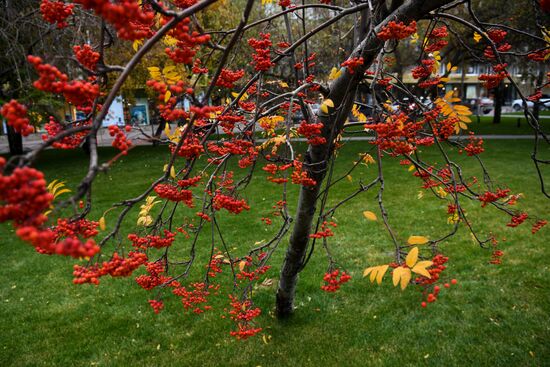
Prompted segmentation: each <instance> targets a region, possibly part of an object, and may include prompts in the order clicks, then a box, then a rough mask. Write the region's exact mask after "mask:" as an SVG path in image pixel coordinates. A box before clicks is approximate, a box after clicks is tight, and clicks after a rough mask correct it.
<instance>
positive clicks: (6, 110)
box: [0, 99, 34, 136]
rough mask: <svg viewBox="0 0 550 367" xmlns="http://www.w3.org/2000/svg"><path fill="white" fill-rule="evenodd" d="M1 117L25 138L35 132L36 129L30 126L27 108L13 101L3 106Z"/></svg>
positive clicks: (0, 112)
mask: <svg viewBox="0 0 550 367" xmlns="http://www.w3.org/2000/svg"><path fill="white" fill-rule="evenodd" d="M0 115H2V116H4V117H5V118H6V122H7V123H8V125H10V126H11V127H13V129H14V130H15V131H16V132H18V133H20V134H21V135H23V136H28V135H29V134H31V133H32V132H33V131H34V128H33V127H32V126H31V125H29V118H28V117H27V107H25V106H24V105H22V104H21V103H19V102H17V101H16V100H15V99H12V100H11V101H9V102H8V103H6V104H5V105H3V106H2V108H1V109H0Z"/></svg>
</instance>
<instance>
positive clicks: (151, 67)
mask: <svg viewBox="0 0 550 367" xmlns="http://www.w3.org/2000/svg"><path fill="white" fill-rule="evenodd" d="M147 70H149V72H151V73H160V68H158V67H156V66H150V67H148V68H147Z"/></svg>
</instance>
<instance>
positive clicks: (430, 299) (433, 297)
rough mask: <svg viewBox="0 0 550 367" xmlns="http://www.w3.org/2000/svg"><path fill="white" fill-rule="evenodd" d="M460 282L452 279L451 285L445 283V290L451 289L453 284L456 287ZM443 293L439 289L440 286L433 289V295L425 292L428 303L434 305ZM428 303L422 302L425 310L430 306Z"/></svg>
mask: <svg viewBox="0 0 550 367" xmlns="http://www.w3.org/2000/svg"><path fill="white" fill-rule="evenodd" d="M457 283H458V282H457V281H456V279H452V280H451V283H450V284H449V283H445V284H444V287H445V288H447V289H448V288H451V284H452V285H456V284H457ZM440 291H441V287H439V286H438V285H436V286H435V287H434V289H433V292H432V293H427V292H425V294H426V293H427V298H426V301H428V303H433V302H435V301H437V297H438V296H439V292H440ZM428 303H426V302H422V303H421V304H420V305H421V306H422V307H423V308H426V307H427V306H428Z"/></svg>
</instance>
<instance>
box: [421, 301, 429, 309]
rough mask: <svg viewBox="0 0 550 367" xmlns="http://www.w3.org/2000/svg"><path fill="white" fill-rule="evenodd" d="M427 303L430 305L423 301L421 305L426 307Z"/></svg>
mask: <svg viewBox="0 0 550 367" xmlns="http://www.w3.org/2000/svg"><path fill="white" fill-rule="evenodd" d="M427 305H428V304H427V303H426V302H422V303H421V304H420V306H422V307H423V308H426V306H427Z"/></svg>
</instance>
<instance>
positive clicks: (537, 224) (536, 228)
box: [531, 219, 548, 234]
mask: <svg viewBox="0 0 550 367" xmlns="http://www.w3.org/2000/svg"><path fill="white" fill-rule="evenodd" d="M547 224H548V221H546V220H544V219H540V220H538V221H536V222H535V224H533V227H531V233H532V234H535V233H537V232H538V231H540V229H541V228H542V227H544V226H545V225H547Z"/></svg>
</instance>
